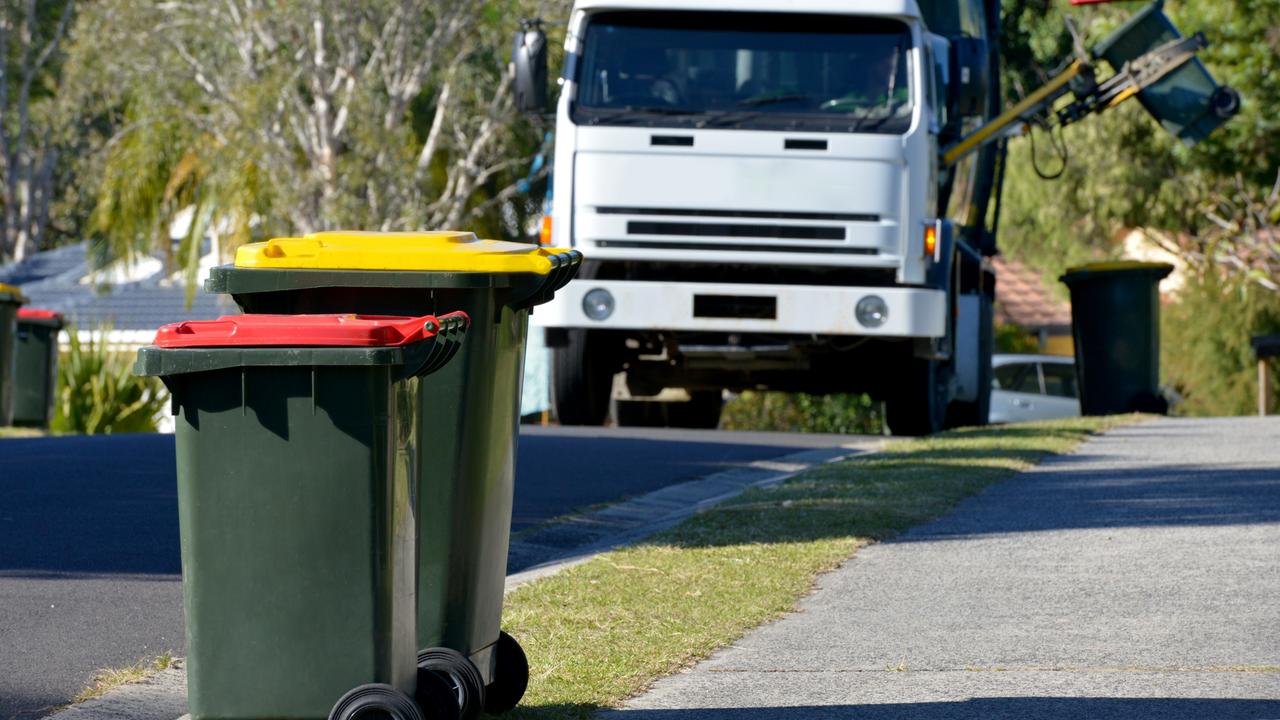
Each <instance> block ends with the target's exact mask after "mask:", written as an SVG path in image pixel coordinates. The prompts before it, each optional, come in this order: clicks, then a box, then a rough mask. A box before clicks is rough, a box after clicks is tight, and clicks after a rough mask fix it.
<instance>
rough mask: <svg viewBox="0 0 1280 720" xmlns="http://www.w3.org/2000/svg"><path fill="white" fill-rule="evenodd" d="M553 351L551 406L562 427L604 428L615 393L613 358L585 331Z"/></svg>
mask: <svg viewBox="0 0 1280 720" xmlns="http://www.w3.org/2000/svg"><path fill="white" fill-rule="evenodd" d="M566 334H567V335H568V340H567V342H566V343H565V344H564V346H563V347H558V348H554V349H552V351H551V405H552V408H553V409H554V410H555V414H556V419H557V420H558V421H559V422H560V424H561V425H603V424H604V421H605V419H606V418H608V417H609V396H610V394H611V393H612V391H613V371H614V363H613V358H612V354H611V353H609V352H607V348H604V347H602V343H600V342H599V339H598V337H596V336H595V335H594V334H592V333H589V332H587V331H586V330H569V331H567V333H566Z"/></svg>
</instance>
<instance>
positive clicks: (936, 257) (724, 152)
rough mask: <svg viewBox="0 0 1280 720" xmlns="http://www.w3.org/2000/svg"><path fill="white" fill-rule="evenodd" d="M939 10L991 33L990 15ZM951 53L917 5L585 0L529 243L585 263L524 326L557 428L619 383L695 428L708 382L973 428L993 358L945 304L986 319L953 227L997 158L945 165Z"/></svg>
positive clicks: (907, 424)
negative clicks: (619, 376) (542, 213)
mask: <svg viewBox="0 0 1280 720" xmlns="http://www.w3.org/2000/svg"><path fill="white" fill-rule="evenodd" d="M934 4H936V5H945V6H947V7H951V6H955V7H959V8H961V10H960V11H956V12H953V13H951V14H950V16H951V17H952V18H953V20H954V21H955V25H956V27H957V28H959V27H961V26H962V25H965V26H967V27H970V28H979V29H978V30H977V31H974V32H976V33H982V32H985V31H986V29H987V28H988V27H990V26H991V22H992V21H993V20H992V18H991V17H987V16H985V15H984V13H985V12H986V10H985V7H989V6H990V5H991V2H990V0H988V2H987V3H986V5H985V6H984V3H983V0H970V1H969V2H957V1H956V0H952V1H951V2H949V3H940V2H939V3H934ZM966 8H967V10H966ZM964 12H967V13H968V15H966V16H965V17H963V18H962V17H959V16H960V15H962V14H964ZM950 47H951V42H950V41H949V40H948V39H947V38H946V37H943V36H940V35H935V34H933V33H931V32H930V30H929V28H928V26H927V25H926V23H925V21H924V19H923V17H922V13H921V9H920V6H919V5H918V4H917V2H916V0H734V1H733V2H728V1H726V0H662V1H661V2H654V1H653V0H643V1H642V0H579V2H577V3H576V4H575V6H574V8H573V11H572V15H571V17H570V19H569V24H568V30H567V33H566V42H565V58H566V59H565V64H564V65H565V66H564V70H563V73H562V79H561V92H560V95H559V101H558V103H557V104H556V106H555V125H556V131H555V133H556V134H555V142H556V146H555V165H554V172H553V178H554V188H555V190H554V194H553V199H552V203H551V213H550V215H551V231H550V236H549V238H546V239H547V240H549V243H550V244H551V245H555V246H558V247H575V248H578V249H580V250H582V252H583V253H584V255H585V257H586V258H587V262H586V263H585V264H584V267H583V271H582V272H581V273H580V274H579V278H578V279H576V280H575V281H573V282H571V283H570V284H569V286H568V287H567V288H566V289H565V290H563V291H561V292H560V293H559V294H558V295H557V297H556V299H555V301H553V302H552V303H550V304H549V305H547V306H544V307H540V308H539V310H538V313H537V314H536V315H535V316H534V322H535V323H536V324H539V325H541V326H543V327H544V328H546V329H547V337H548V342H549V344H550V345H552V347H553V349H554V361H553V382H552V387H553V402H554V404H555V407H556V410H557V413H558V415H559V417H560V420H561V422H565V423H573V424H577V423H583V424H591V423H599V422H601V421H602V420H603V419H604V414H605V413H606V412H607V409H608V400H609V393H610V388H611V385H612V378H613V376H614V374H615V373H617V372H624V373H625V374H626V375H625V379H626V386H627V388H628V389H629V391H630V393H631V395H632V396H633V397H647V396H654V395H656V394H657V393H659V392H660V391H662V390H663V389H668V388H680V389H683V390H685V391H687V392H688V394H689V396H690V398H691V400H690V403H692V405H690V406H689V407H690V408H694V406H695V405H701V407H699V408H696V409H695V410H694V412H693V413H692V416H696V417H700V418H704V419H707V418H711V419H713V418H714V417H715V413H713V412H710V406H711V405H713V404H714V406H715V407H716V408H718V406H719V397H720V392H721V390H723V389H731V390H742V389H747V388H773V389H780V390H794V391H808V392H835V391H857V392H863V391H866V392H871V393H872V394H873V395H875V396H878V397H880V398H882V399H884V400H886V401H887V402H888V403H889V421H890V424H891V425H892V426H893V429H894V430H895V431H899V432H908V433H913V434H914V433H922V432H932V431H934V430H937V429H939V428H940V427H941V426H942V424H943V423H944V422H945V420H946V411H947V408H948V406H949V405H955V406H956V407H961V406H959V405H956V403H966V402H967V403H969V404H971V405H972V406H973V407H972V408H971V412H969V413H968V414H967V415H971V416H972V417H966V418H965V419H966V420H969V421H971V422H975V423H976V422H981V421H982V419H983V418H985V415H986V409H985V396H986V394H987V390H986V388H989V387H990V380H989V372H990V357H989V349H988V350H987V351H986V357H985V359H984V358H983V357H982V351H981V350H980V349H979V345H980V341H979V340H977V339H975V340H970V341H968V342H967V344H966V342H964V341H962V342H960V343H959V347H958V346H957V342H956V340H957V324H958V322H959V323H961V324H964V323H968V324H969V325H972V327H971V328H969V329H970V330H972V333H978V334H981V328H982V327H983V326H984V325H983V323H984V322H985V327H986V328H987V333H988V336H989V324H990V319H989V317H987V318H985V320H984V319H982V318H976V317H975V318H966V319H965V320H964V321H958V320H957V312H958V308H959V307H960V305H961V302H960V295H961V294H963V293H967V294H969V295H972V296H973V297H974V298H979V297H980V296H985V297H986V302H985V303H982V302H978V303H977V304H975V305H973V307H971V308H969V310H970V311H974V312H977V313H983V312H985V313H986V314H987V315H988V316H989V311H990V302H989V300H990V292H989V289H988V290H983V289H982V287H981V286H982V284H983V283H982V280H981V275H982V274H983V273H984V272H986V269H985V263H984V261H983V259H982V257H981V255H979V254H978V253H977V252H976V251H974V250H973V249H972V248H968V252H969V255H972V258H970V259H966V256H965V253H964V252H963V251H964V250H965V249H966V247H965V243H964V241H963V239H962V237H961V236H962V233H961V232H959V231H957V230H956V229H955V228H954V227H953V225H954V223H953V222H952V220H951V219H949V218H948V217H946V216H947V215H948V213H951V214H952V215H955V216H956V217H958V218H962V219H963V221H965V222H969V221H971V220H972V217H973V216H974V215H975V214H976V213H975V208H974V207H973V205H974V203H975V197H974V196H975V194H978V195H981V194H982V186H983V185H984V183H985V186H986V193H987V195H988V196H989V194H990V188H989V186H990V181H989V177H985V178H984V177H983V173H982V172H980V171H981V169H982V168H984V167H985V168H988V169H989V167H990V166H991V165H992V162H988V160H994V156H992V157H991V158H979V157H978V156H975V158H974V160H973V161H971V162H968V163H967V164H964V165H961V166H958V167H957V168H956V169H955V170H953V171H951V172H948V173H941V172H940V171H939V167H938V165H939V151H940V147H941V143H943V142H944V139H945V138H944V137H943V136H944V135H945V134H946V133H948V132H951V133H953V134H955V133H958V131H959V129H960V128H961V126H962V124H963V122H964V119H963V118H959V117H956V118H950V119H949V118H948V107H949V106H951V107H955V106H956V103H955V102H954V101H950V102H949V100H953V99H954V97H955V91H954V89H952V90H948V87H947V85H948V76H949V75H950V74H951V73H952V72H953V71H954V70H955V69H956V67H957V66H956V63H955V62H954V58H953V57H952V53H951V52H950V51H949V48H950ZM988 62H989V61H988V58H987V56H986V55H981V56H980V57H978V60H977V63H978V65H981V69H982V70H984V71H985V70H986V69H987V67H988V65H987V63H988ZM974 67H977V66H976V65H975V66H974ZM961 70H962V71H963V73H964V75H965V82H966V83H968V82H969V77H968V75H969V73H970V72H971V71H973V72H975V75H976V74H978V72H977V70H974V68H972V67H970V65H964V66H963V67H962V68H961ZM976 79H977V78H976V77H975V81H976ZM973 84H974V86H975V87H976V85H977V83H976V82H974V83H973ZM977 92H978V93H979V94H981V93H985V92H987V87H986V86H985V85H984V86H983V87H982V88H981V89H980V90H977ZM969 104H970V105H971V106H972V105H975V104H976V106H977V108H978V109H977V110H976V111H973V110H971V111H970V112H969V115H970V116H971V117H972V119H974V120H980V118H981V117H982V116H983V114H984V113H986V112H987V111H988V109H989V107H998V101H997V103H996V104H994V105H993V104H991V103H986V102H985V100H984V99H982V98H979V101H978V102H976V103H974V102H970V103H969ZM986 175H988V176H989V175H990V173H989V172H988V173H986ZM980 201H981V205H982V207H981V216H980V218H979V219H978V221H977V225H978V226H979V227H980V226H981V225H982V222H983V221H984V220H985V217H986V211H985V209H986V197H982V198H980ZM973 244H974V245H977V244H978V243H973ZM973 258H976V259H973ZM965 262H967V263H968V264H969V266H970V267H971V268H976V270H972V271H971V272H969V273H968V274H969V275H973V276H975V277H976V279H972V278H971V279H969V280H962V279H961V277H960V275H961V274H962V268H961V266H962V265H963V264H964V263H965ZM972 333H970V334H972ZM988 344H989V343H988ZM958 353H967V355H968V356H969V357H967V358H966V359H963V360H962V359H960V358H959V357H957V355H958ZM984 363H985V373H986V374H985V375H983V373H982V372H981V370H980V366H982V365H983V364H984ZM979 406H981V407H979ZM895 407H896V408H897V409H896V412H895ZM956 407H953V408H952V409H953V410H955V409H956Z"/></svg>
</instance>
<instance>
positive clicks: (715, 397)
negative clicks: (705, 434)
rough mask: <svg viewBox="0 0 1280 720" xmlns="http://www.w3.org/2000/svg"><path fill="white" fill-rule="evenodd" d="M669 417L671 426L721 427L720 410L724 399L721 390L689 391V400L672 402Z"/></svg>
mask: <svg viewBox="0 0 1280 720" xmlns="http://www.w3.org/2000/svg"><path fill="white" fill-rule="evenodd" d="M670 405H671V407H670V409H669V410H668V412H667V419H668V421H669V422H670V425H671V427H680V428H704V429H710V430H714V429H715V428H717V427H720V410H721V409H722V408H723V407H724V399H723V398H722V397H721V393H720V391H719V390H694V391H690V392H689V402H683V403H670Z"/></svg>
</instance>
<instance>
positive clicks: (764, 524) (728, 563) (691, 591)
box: [504, 416, 1138, 718]
mask: <svg viewBox="0 0 1280 720" xmlns="http://www.w3.org/2000/svg"><path fill="white" fill-rule="evenodd" d="M1137 419H1138V418H1137V417H1136V416H1123V417H1118V418H1081V419H1074V420H1067V421H1055V422H1049V423H1036V424H1027V425H1018V426H1010V427H993V428H973V429H964V430H958V431H953V432H949V433H945V434H942V435H939V436H935V437H932V438H927V439H921V440H913V441H909V442H904V443H901V444H896V445H894V446H892V447H891V448H889V449H887V450H885V451H883V452H880V453H876V454H875V455H868V456H864V457H858V458H854V459H852V460H849V461H847V462H842V463H837V464H832V465H827V466H824V467H822V468H818V469H815V470H812V471H810V472H807V473H804V474H802V475H800V476H798V477H796V478H793V479H792V480H790V481H789V482H786V483H783V484H781V485H778V486H774V487H771V488H767V489H753V490H750V491H748V492H746V493H744V494H743V495H741V496H739V497H738V498H736V499H734V500H731V501H729V502H727V503H725V504H723V505H720V506H717V507H715V508H713V509H711V510H709V511H707V512H704V513H701V514H699V515H697V516H695V517H693V518H691V519H689V520H688V521H686V522H685V523H683V524H681V525H679V526H678V527H676V528H673V529H672V530H669V531H667V532H664V533H662V534H661V535H658V536H655V537H653V538H650V539H649V540H648V541H647V542H646V543H644V544H642V545H639V546H637V547H632V548H628V549H624V550H619V551H616V552H611V553H607V554H605V555H602V556H600V557H598V558H595V559H594V560H592V561H590V562H588V563H585V564H583V565H579V566H577V567H573V568H570V569H568V570H566V571H564V572H562V573H560V574H558V575H555V576H552V577H549V578H546V579H544V580H540V581H537V582H534V583H531V584H529V585H525V586H522V587H520V588H518V589H516V590H514V591H513V592H512V593H511V594H510V595H508V596H507V601H506V609H505V612H504V622H505V625H506V627H507V629H508V631H509V632H511V633H512V634H513V635H515V636H516V637H517V638H518V639H519V640H520V642H521V644H522V645H523V646H524V647H525V650H526V652H527V653H528V655H529V661H530V674H531V677H530V680H529V691H528V693H527V694H526V695H525V699H524V701H523V702H522V703H521V705H520V706H519V707H518V708H517V710H516V711H515V713H514V714H515V716H516V717H520V718H582V717H587V716H589V715H590V714H591V713H593V712H595V711H596V710H598V709H600V708H603V707H612V706H616V705H618V704H619V703H621V702H622V701H624V700H625V699H627V698H628V697H630V696H632V695H634V694H636V693H638V692H640V691H642V690H643V689H644V688H645V687H647V686H648V685H649V684H650V683H652V682H653V681H654V680H656V679H657V678H659V677H661V676H663V675H667V674H670V673H671V672H674V671H676V670H678V669H680V668H682V667H686V666H689V665H691V664H692V663H694V662H696V661H697V660H699V659H701V658H704V657H706V656H708V655H709V654H710V653H711V652H712V651H714V650H716V649H717V648H720V647H723V646H725V645H727V644H728V643H731V642H733V641H734V640H735V639H737V638H739V637H741V636H742V635H743V634H744V633H745V632H746V631H748V630H750V629H751V628H754V627H756V626H758V625H760V624H762V623H765V622H768V621H769V620H772V619H775V618H777V617H779V616H781V615H782V614H783V613H785V612H787V611H788V610H790V609H791V608H792V607H793V606H794V605H795V603H796V601H797V600H798V599H799V598H801V597H802V596H804V595H805V594H806V593H808V592H809V591H810V589H811V588H812V587H813V582H814V579H815V578H816V577H817V576H818V575H819V574H821V573H824V572H827V571H829V570H832V569H834V568H835V567H836V566H838V565H839V564H840V563H842V562H843V561H844V560H846V559H847V558H849V557H850V556H851V555H852V554H853V553H854V552H855V551H857V549H858V548H859V547H861V546H862V545H865V544H867V543H870V542H874V541H876V540H880V539H884V538H887V537H891V536H893V535H894V534H896V533H898V532H901V531H902V530H905V529H906V528H908V527H911V526H912V525H916V524H919V523H921V522H924V521H926V520H928V519H930V518H932V517H935V516H937V515H939V514H941V513H943V512H945V511H946V510H948V509H949V508H951V507H953V506H954V505H955V504H956V503H957V502H959V501H960V500H962V499H964V498H966V497H969V496H971V495H974V494H975V493H978V492H980V491H981V490H983V489H984V488H986V487H988V486H990V485H991V484H993V483H996V482H999V481H1000V480H1003V479H1006V478H1008V477H1010V476H1012V475H1014V474H1015V473H1017V472H1020V471H1022V470H1026V469H1027V468H1030V467H1031V466H1033V465H1035V464H1036V463H1037V462H1039V461H1040V460H1041V459H1042V458H1044V457H1045V456H1046V455H1050V454H1056V453H1065V452H1070V451H1071V450H1072V449H1073V448H1075V447H1076V445H1078V444H1079V443H1080V442H1081V441H1082V440H1084V439H1085V438H1086V437H1087V436H1089V435H1091V434H1093V433H1096V432H1099V431H1102V430H1105V429H1107V428H1109V427H1113V426H1115V425H1118V424H1123V423H1130V422H1134V421H1136V420H1137Z"/></svg>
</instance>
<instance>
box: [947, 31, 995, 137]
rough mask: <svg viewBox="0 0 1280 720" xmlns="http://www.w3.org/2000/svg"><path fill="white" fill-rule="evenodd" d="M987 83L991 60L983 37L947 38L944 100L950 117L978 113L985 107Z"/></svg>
mask: <svg viewBox="0 0 1280 720" xmlns="http://www.w3.org/2000/svg"><path fill="white" fill-rule="evenodd" d="M990 84H991V61H990V58H988V56H987V41H986V40H983V39H981V38H972V37H955V38H951V87H950V89H949V90H950V92H949V97H948V98H947V102H948V104H949V105H950V106H951V112H952V116H953V117H980V116H982V114H983V113H985V112H986V110H987V93H988V91H989V88H990Z"/></svg>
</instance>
